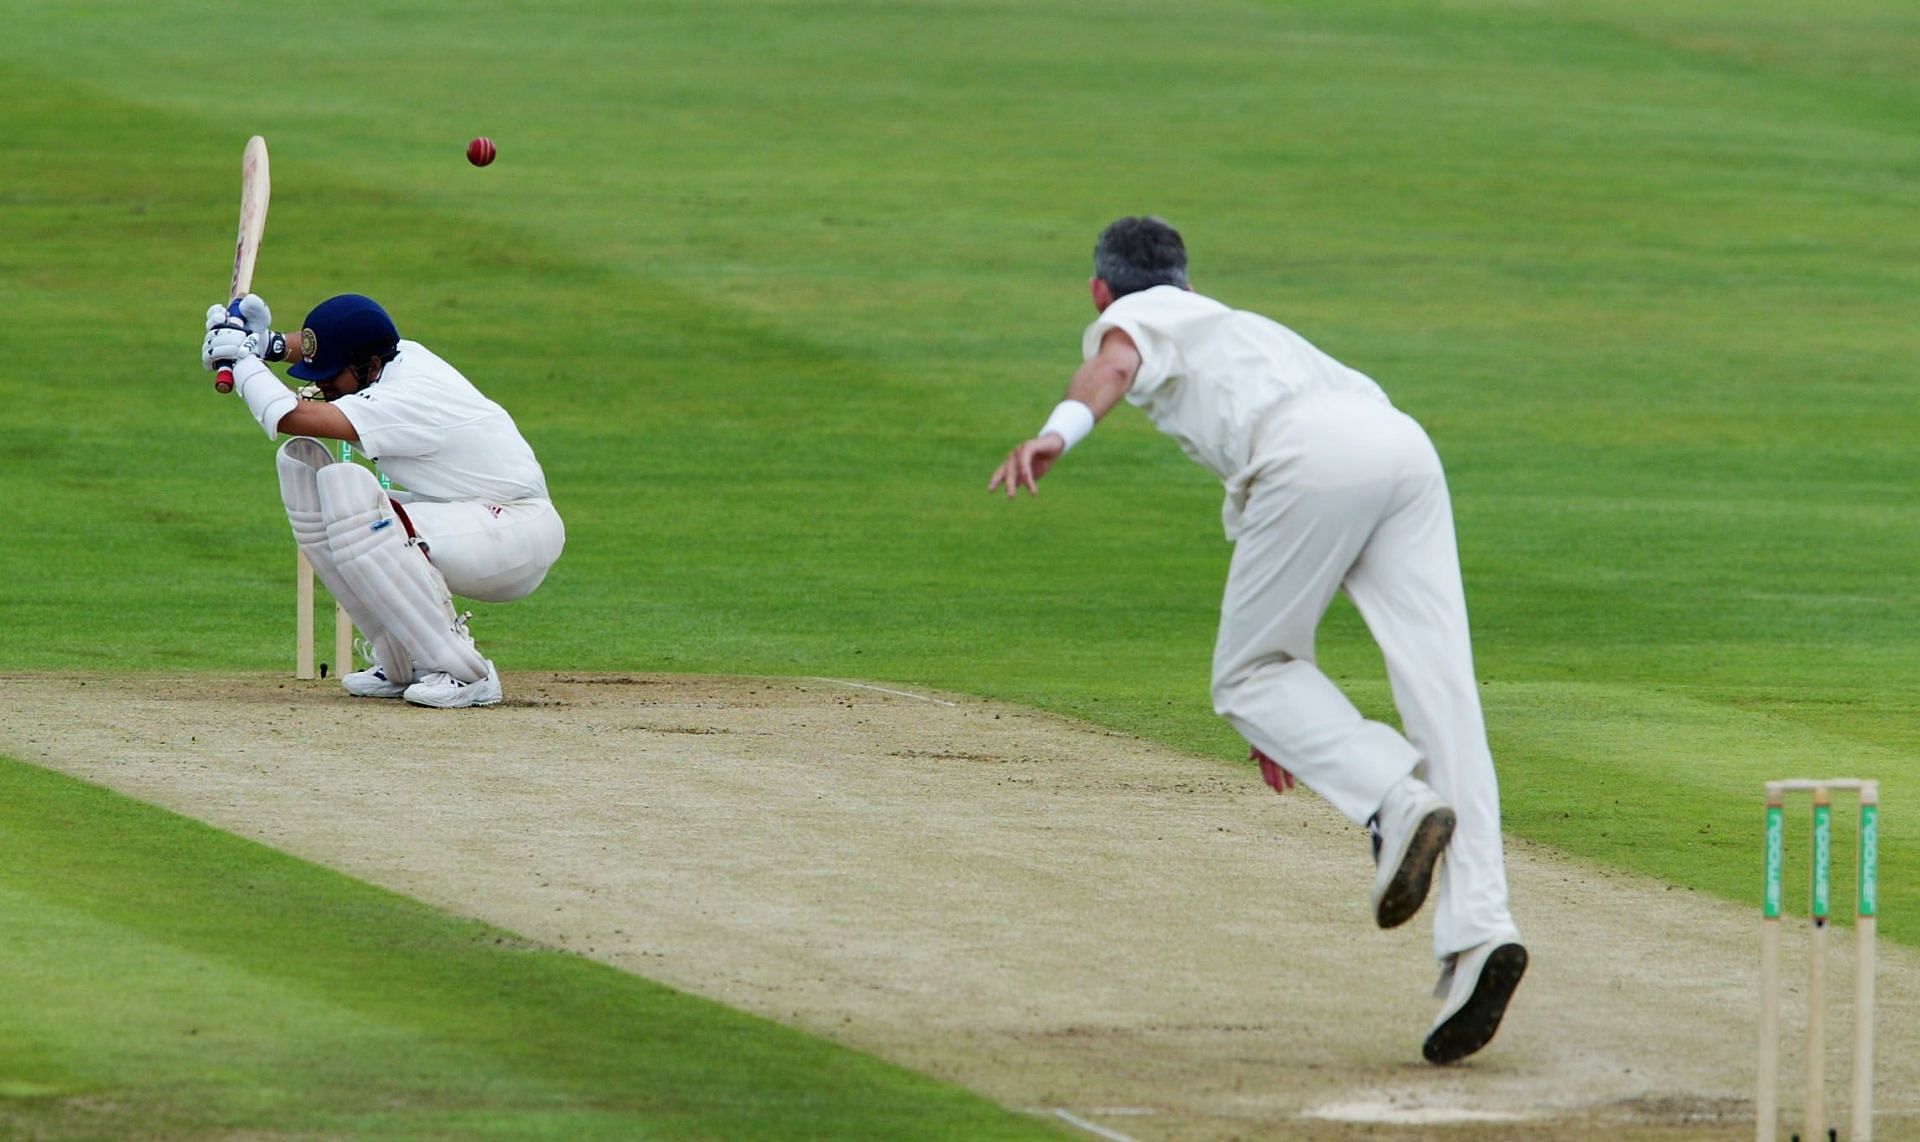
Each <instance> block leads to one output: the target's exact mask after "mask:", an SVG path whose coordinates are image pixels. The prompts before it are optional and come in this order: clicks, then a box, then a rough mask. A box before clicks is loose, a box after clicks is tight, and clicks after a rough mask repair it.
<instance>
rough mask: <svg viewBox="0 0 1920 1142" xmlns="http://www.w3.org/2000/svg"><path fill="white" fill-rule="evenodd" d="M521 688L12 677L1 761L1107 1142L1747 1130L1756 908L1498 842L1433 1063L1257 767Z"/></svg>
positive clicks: (1047, 727)
mask: <svg viewBox="0 0 1920 1142" xmlns="http://www.w3.org/2000/svg"><path fill="white" fill-rule="evenodd" d="M506 684H507V692H508V701H507V702H506V703H505V704H503V705H502V706H500V707H498V708H495V709H491V710H472V711H451V712H442V711H428V710H417V709H413V708H410V707H406V706H404V705H401V704H399V703H393V702H379V701H368V700H355V699H349V698H347V697H345V696H344V695H343V694H342V693H341V692H340V691H339V690H338V689H337V688H336V687H334V686H333V685H331V684H324V683H295V682H288V681H280V680H277V679H270V678H264V677H259V676H249V677H237V678H210V677H193V678H185V679H182V678H165V677H151V676H132V677H103V676H94V675H89V676H71V675H61V676H44V675H12V676H6V677H3V678H0V753H5V754H7V755H8V756H12V757H15V758H18V759H20V760H23V761H28V762H33V763H35V764H39V765H44V766H47V767H49V768H52V769H57V770H60V771H62V772H65V773H70V774H73V775H75V776H78V777H81V778H84V779H87V780H89V781H94V782H97V783H99V784H102V785H106V786H108V787H111V788H113V789H117V790H119V791H121V792H124V793H128V794H131V795H133V796H135V797H138V798H141V799H143V800H146V801H149V802H152V803H154V804H158V805H162V806H165V807H167V808H169V809H172V810H175V811H178V812H181V813H185V814H188V815H191V816H194V817H197V818H199V819H201V820H204V821H206V822H208V823H210V824H213V825H216V826H218V827H220V828H223V829H226V830H229V831H231V832H234V833H237V834H240V835H242V836H246V837H250V838H253V839H255V840H258V841H261V842H263V843H265V844H269V845H272V846H274V847H275V848H279V849H282V850H284V851H286V852H289V853H292V854H294V855H296V856H299V857H302V858H305V859H308V860H312V861H315V862H318V863H322V864H325V865H328V866H330V867H333V868H336V869H338V870H340V871H342V872H345V873H347V874H349V875H352V876H355V877H359V878H361V879H363V880H367V881H370V882H372V883H374V884H378V885H380V886H382V887H385V888H388V889H391V890H393V891H397V892H401V893H405V894H407V895H409V896H413V897H416V898H418V899H421V900H424V901H427V902H430V903H432V904H435V905H438V906H440V907H442V908H445V909H447V910H449V911H451V912H455V913H458V914H461V915H466V916H472V917H476V918H479V919H482V920H485V921H487V922H489V923H492V924H495V925H498V926H500V927H503V928H507V929H510V930H512V931H515V932H519V933H521V934H523V935H525V936H527V937H530V938H532V939H535V940H539V941H543V942H545V943H548V944H550V945H553V946H556V947H561V948H566V949H570V950H573V951H575V952H578V953H579V954H581V955H585V956H591V957H594V958H596V959H599V960H604V961H606V962H607V963H610V964H614V965H617V966H619V967H621V968H624V969H627V970H630V971H633V972H636V973H639V974H641V975H644V976H647V977H649V978H652V979H656V980H659V981H662V982H664V983H667V984H670V985H672V986H675V987H678V988H681V989H684V990H686V991H690V992H696V993H699V994H701V995H705V996H709V997H711V998H714V999H717V1000H720V1001H722V1002H724V1003H728V1004H731V1005H733V1006H735V1007H738V1008H741V1009H744V1010H747V1011H752V1012H755V1013H757V1014H760V1015H764V1016H766V1017H768V1018H771V1019H776V1020H779V1021H780V1022H783V1023H787V1024H790V1025H793V1026H797V1027H800V1028H803V1029H805V1030H808V1031H810V1032H813V1033H816V1034H819V1035H822V1036H824V1037H827V1038H829V1039H833V1040H835V1041H838V1042H841V1043H845V1044H847V1045H849V1046H853V1047H856V1048H859V1049H861V1050H865V1051H870V1052H872V1053H874V1054H877V1055H880V1056H882V1057H885V1058H887V1059H890V1060H893V1061H895V1062H898V1063H901V1064H903V1065H905V1066H908V1067H912V1068H914V1069H916V1070H919V1071H922V1072H924V1073H927V1074H930V1075H934V1076H937V1077H939V1078H942V1079H946V1080H949V1081H952V1082H955V1083H958V1084H960V1085H963V1086H966V1087H968V1088H970V1089H973V1090H976V1091H979V1092H981V1093H983V1094H985V1095H987V1096H988V1097H990V1098H994V1099H996V1100H998V1101H1000V1102H1001V1103H1003V1104H1005V1105H1007V1106H1011V1107H1016V1108H1020V1109H1024V1110H1029V1111H1032V1112H1034V1113H1036V1114H1042V1115H1048V1116H1052V1117H1054V1118H1056V1119H1057V1120H1058V1121H1060V1122H1062V1123H1063V1124H1073V1126H1072V1127H1069V1128H1074V1127H1078V1128H1082V1129H1085V1128H1087V1127H1092V1128H1095V1129H1097V1130H1098V1131H1100V1132H1104V1136H1106V1137H1130V1138H1138V1139H1149V1138H1153V1139H1202V1138H1205V1139H1216V1138H1326V1139H1346V1138H1396V1139H1397V1138H1432V1137H1442V1138H1476V1139H1483V1138H1491V1139H1500V1138H1515V1139H1518V1138H1528V1139H1538V1138H1552V1139H1598V1138H1603V1137H1604V1138H1619V1137H1641V1138H1683V1137H1684V1138H1702V1137H1706V1138H1729V1139H1731V1138H1740V1137H1747V1136H1750V1135H1751V1132H1752V1129H1753V1127H1752V1118H1751V1115H1752V1081H1753V1070H1752V1060H1753V1045H1754V1042H1755V1036H1756V1034H1757V1024H1756V1010H1757V1004H1756V1002H1755V985H1756V971H1755V965H1756V959H1757V951H1756V942H1755V929H1756V927H1757V924H1756V922H1755V919H1754V917H1752V916H1751V915H1750V914H1749V912H1748V911H1747V910H1745V909H1739V908H1735V907H1734V906H1732V905H1728V904H1725V903H1723V902H1720V901H1716V900H1712V899H1709V898H1705V897H1702V896H1700V895H1699V894H1696V893H1691V892H1687V891H1684V890H1677V889H1672V888H1671V887H1669V886H1667V885H1664V884H1660V883H1657V882H1652V881H1648V880H1644V879H1640V878H1636V877H1631V876H1627V875H1624V874H1617V873H1611V872H1601V871H1596V870H1594V869H1592V868H1591V867H1588V866H1584V865H1580V864H1576V863H1573V862H1569V861H1567V860H1565V859H1563V858H1561V857H1559V856H1557V855H1555V854H1553V853H1551V852H1549V851H1544V850H1540V849H1537V848H1532V847H1528V846H1523V845H1514V846H1512V847H1511V848H1510V850H1509V857H1510V862H1511V874H1512V881H1513V891H1514V906H1515V914H1516V916H1517V918H1518V919H1519V922H1520V924H1521V926H1522V929H1523V931H1525V933H1526V939H1527V943H1528V945H1529V948H1530V950H1531V952H1532V954H1533V967H1532V969H1531V970H1530V972H1529V974H1528V977H1527V981H1526V983H1525V984H1524V985H1523V987H1522V988H1521V991H1520V994H1519V996H1518V997H1517V999H1516V1000H1515V1003H1514V1006H1513V1008H1512V1009H1511V1011H1510V1013H1509V1016H1508V1022H1507V1025H1506V1027H1505V1029H1504V1030H1503V1031H1502V1033H1501V1035H1500V1037H1499V1039H1497V1040H1496V1041H1495V1043H1494V1044H1493V1045H1492V1046H1491V1047H1490V1048H1489V1049H1488V1050H1487V1051H1485V1052H1483V1053H1482V1054H1481V1055H1479V1056H1477V1057H1475V1058H1474V1059H1472V1060H1470V1061H1469V1062H1468V1063H1466V1064H1464V1065H1461V1066H1457V1067H1453V1068H1448V1069H1444V1070H1442V1069H1435V1068H1431V1067H1428V1066H1426V1065H1425V1064H1424V1063H1422V1062H1421V1061H1420V1041H1421V1038H1422V1037H1423V1036H1424V1034H1425V1031H1426V1028H1427V1024H1428V1022H1429V1021H1430V1020H1431V1018H1432V1015H1433V1011H1434V1008H1435V1001H1434V1000H1433V999H1431V998H1430V997H1429V995H1428V989H1429V988H1430V987H1431V985H1432V983H1433V976H1434V968H1433V964H1432V961H1431V959H1430V955H1429V949H1428V936H1427V933H1426V931H1425V926H1424V922H1423V921H1420V920H1416V921H1415V922H1414V923H1413V924H1409V925H1408V926H1406V927H1405V928H1403V929H1399V930H1396V931H1394V932H1380V931H1378V930H1376V929H1374V928H1373V927H1372V925H1371V923H1370V921H1369V918H1368V915H1367V907H1366V895H1367V887H1368V884H1369V882H1370V879H1371V864H1370V863H1369V861H1368V859H1367V856H1366V853H1367V848H1366V841H1365V837H1364V835H1363V834H1362V832H1361V831H1360V830H1358V829H1356V828H1354V827H1353V826H1351V825H1349V824H1348V823H1347V822H1346V821H1345V820H1344V819H1343V818H1341V817H1339V816H1338V815H1337V814H1335V813H1334V812H1333V811H1332V810H1331V809H1329V808H1328V807H1327V806H1326V805H1325V804H1324V803H1322V802H1320V801H1319V800H1318V799H1316V798H1314V797H1313V796H1311V795H1310V794H1306V793H1305V792H1304V791H1301V792H1299V793H1296V794H1294V795H1290V796H1288V797H1285V798H1279V797H1275V796H1273V795H1272V793H1270V792H1269V791H1268V790H1267V789H1266V787H1265V786H1264V785H1262V784H1261V783H1260V781H1259V779H1258V777H1257V776H1256V775H1255V774H1254V772H1253V771H1252V769H1251V768H1250V767H1241V766H1236V765H1232V764H1225V763H1222V762H1221V761H1219V760H1217V759H1207V758H1196V757H1191V756H1184V755H1181V754H1178V753H1175V752H1172V751H1169V750H1167V749H1165V748H1164V747H1161V746H1157V745H1154V744H1152V743H1148V742H1143V741H1139V740H1137V739H1134V738H1130V737H1126V736H1124V735H1119V734H1114V733H1110V732H1106V731H1102V730H1100V729H1097V728H1093V727H1089V726H1087V725H1085V724H1081V723H1076V722H1072V721H1068V720H1066V719H1062V718H1057V717H1053V716H1050V715H1045V714H1040V713H1036V712H1034V711H1031V710H1024V709H1018V708H1013V707H1006V706H999V705H994V704H990V703H985V702H979V701H975V700H971V699H966V698H959V697H955V696H951V695H940V694H912V693H907V692H905V688H902V687H892V686H887V687H882V688H876V687H875V686H874V685H873V684H866V683H859V682H853V681H835V680H827V679H740V678H706V677H689V676H656V675H597V674H596V675H588V674H560V675H532V674H521V675H512V676H509V677H508V678H507V679H506ZM1787 943H1788V945H1789V946H1790V948H1793V947H1797V946H1798V945H1799V944H1800V943H1801V941H1796V940H1791V939H1790V940H1789V941H1787ZM1849 949H1850V943H1849V937H1848V934H1846V933H1841V934H1840V936H1839V938H1838V940H1837V942H1836V946H1835V949H1834V954H1833V959H1834V960H1835V961H1836V966H1837V968H1838V969H1839V971H1838V974H1837V975H1836V979H1835V982H1834V983H1833V984H1832V985H1831V986H1832V989H1833V994H1838V995H1846V994H1849V992H1848V991H1846V990H1842V989H1843V988H1847V987H1850V982H1849V981H1848V980H1847V979H1846V978H1845V965H1846V964H1847V963H1849V962H1850V956H1849V954H1848V953H1849ZM1879 976H1880V998H1881V1003H1880V1019H1879V1021H1878V1026H1879V1029H1880V1035H1881V1050H1880V1056H1881V1066H1880V1068H1879V1070H1880V1076H1879V1082H1878V1087H1879V1090H1880V1091H1881V1103H1882V1115H1881V1118H1880V1124H1881V1127H1882V1130H1883V1132H1884V1133H1885V1135H1886V1136H1888V1137H1895V1136H1900V1135H1901V1133H1902V1128H1903V1127H1904V1128H1905V1129H1906V1130H1907V1131H1908V1132H1920V1096H1916V1095H1915V1094H1913V1093H1911V1092H1915V1091H1920V1020H1916V1019H1913V1018H1911V1016H1912V1015H1913V1014H1914V1013H1915V1012H1916V1011H1920V960H1917V959H1916V957H1915V956H1914V955H1913V954H1912V953H1911V952H1910V951H1908V950H1907V949H1904V948H1892V947H1886V946H1883V947H1882V950H1881V970H1880V973H1879ZM1787 978H1788V979H1790V980H1798V979H1800V978H1802V976H1801V974H1799V973H1798V972H1796V965H1794V964H1793V963H1791V962H1790V963H1789V964H1788V965H1787ZM1797 995H1798V993H1797V989H1796V994H1795V996H1794V998H1796V999H1797ZM1787 1018H1788V1020H1789V1024H1788V1025H1789V1026H1794V1025H1795V1023H1794V1021H1795V1020H1796V1019H1797V1018H1798V1015H1797V1012H1795V1011H1793V1010H1791V1009H1790V1010H1789V1011H1788V1014H1787ZM1850 1034H1851V1030H1850V1026H1849V1024H1848V1021H1847V1016H1846V1015H1844V1014H1841V1015H1839V1016H1838V1017H1837V1021H1830V1024H1829V1041H1830V1042H1831V1043H1832V1044H1834V1052H1833V1053H1834V1059H1833V1065H1832V1067H1831V1068H1830V1070H1831V1071H1832V1073H1834V1074H1835V1075H1836V1076H1838V1075H1843V1074H1844V1073H1845V1058H1846V1056H1845V1054H1844V1046H1845V1044H1846V1043H1848V1042H1849V1039H1850ZM1785 1056H1786V1058H1785V1066H1786V1067H1787V1068H1788V1069H1787V1071H1786V1074H1787V1076H1789V1077H1788V1078H1787V1079H1786V1081H1785V1082H1784V1083H1783V1091H1784V1094H1783V1097H1784V1099H1785V1101H1786V1102H1787V1103H1788V1104H1789V1105H1792V1104H1793V1103H1794V1102H1795V1092H1796V1091H1797V1089H1798V1087H1797V1085H1796V1083H1795V1081H1794V1079H1793V1078H1792V1077H1791V1076H1792V1075H1794V1074H1795V1073H1797V1070H1796V1068H1798V1067H1799V1065H1800V1064H1799V1062H1798V1056H1797V1052H1796V1051H1795V1050H1794V1045H1793V1044H1792V1043H1789V1044H1788V1047H1787V1050H1786V1052H1785Z"/></svg>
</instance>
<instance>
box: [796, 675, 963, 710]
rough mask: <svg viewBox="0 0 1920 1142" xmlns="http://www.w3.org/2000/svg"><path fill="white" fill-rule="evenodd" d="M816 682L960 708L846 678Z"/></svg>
mask: <svg viewBox="0 0 1920 1142" xmlns="http://www.w3.org/2000/svg"><path fill="white" fill-rule="evenodd" d="M816 681H820V682H831V683H833V684H834V685H835V686H851V687H853V688H854V689H856V690H873V691H875V692H877V693H881V694H898V695H899V696H900V697H902V698H912V699H914V700H916V701H920V702H932V703H933V704H934V705H936V706H951V707H953V708H954V709H956V710H957V709H959V708H960V703H958V702H949V701H947V700H946V699H945V698H930V697H928V696H927V695H925V694H914V693H910V692H908V691H906V690H889V689H887V688H886V687H885V686H869V685H867V684H866V683H864V682H849V681H847V680H846V679H844V678H820V679H816Z"/></svg>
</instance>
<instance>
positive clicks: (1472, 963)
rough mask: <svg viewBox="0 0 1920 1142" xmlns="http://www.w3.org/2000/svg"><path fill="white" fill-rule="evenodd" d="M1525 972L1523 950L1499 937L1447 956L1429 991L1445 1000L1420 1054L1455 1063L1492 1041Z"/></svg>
mask: <svg viewBox="0 0 1920 1142" xmlns="http://www.w3.org/2000/svg"><path fill="white" fill-rule="evenodd" d="M1526 972H1527V949H1526V948H1524V947H1521V946H1520V942H1519V941H1518V940H1515V939H1512V938H1502V939H1497V940H1488V941H1487V942H1486V943H1484V944H1476V945H1474V946H1473V947H1471V948H1468V949H1467V950H1466V951H1464V952H1460V953H1457V954H1455V955H1452V956H1449V957H1447V964H1446V966H1445V967H1443V968H1442V969H1440V982H1439V983H1438V984H1436V985H1435V986H1434V989H1433V993H1434V995H1436V996H1439V997H1440V998H1443V999H1445V1000H1446V1003H1444V1004H1442V1005H1441V1008H1440V1017H1439V1018H1438V1019H1436V1020H1434V1023H1433V1030H1431V1031H1429V1032H1427V1042H1426V1045H1425V1046H1424V1047H1422V1048H1421V1054H1423V1055H1425V1056H1426V1057H1427V1062H1429V1063H1432V1064H1434V1065H1435V1066H1445V1065H1446V1064H1448V1063H1457V1062H1459V1061H1460V1060H1461V1059H1464V1058H1466V1057H1467V1056H1468V1055H1471V1054H1473V1053H1474V1052H1475V1051H1478V1050H1479V1049H1480V1048H1482V1047H1484V1046H1486V1045H1487V1044H1488V1043H1490V1042H1492V1041H1493V1034H1494V1032H1496V1031H1498V1030H1500V1020H1501V1019H1502V1018H1503V1017H1504V1016H1505V1015H1506V1013H1507V1002H1508V1001H1509V1000H1511V999H1512V998H1513V992H1514V989H1515V988H1517V987H1519V986H1520V977H1521V976H1523V975H1525V974H1526Z"/></svg>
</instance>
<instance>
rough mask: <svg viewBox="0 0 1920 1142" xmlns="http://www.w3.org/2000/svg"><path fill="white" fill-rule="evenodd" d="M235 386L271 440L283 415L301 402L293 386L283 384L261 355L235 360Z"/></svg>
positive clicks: (276, 432) (278, 428) (277, 431)
mask: <svg viewBox="0 0 1920 1142" xmlns="http://www.w3.org/2000/svg"><path fill="white" fill-rule="evenodd" d="M233 388H234V391H235V392H237V393H239V394H240V395H241V397H243V398H244V399H245V400H246V402H247V408H248V409H249V410H251V411H252V413H253V419H255V420H257V421H259V422H260V427H261V428H264V429H266V430H267V439H268V440H272V439H273V438H274V436H275V435H277V434H278V433H279V431H280V420H281V418H282V417H284V416H286V415H287V414H288V413H290V412H292V411H293V406H295V405H297V404H299V403H300V398H299V397H296V396H294V395H293V390H292V389H289V388H288V387H287V386H285V385H283V384H281V383H280V378H279V377H276V376H274V375H273V370H272V369H269V368H267V367H266V365H264V364H262V363H261V361H260V358H258V357H242V358H240V359H239V360H238V361H235V362H234V363H233Z"/></svg>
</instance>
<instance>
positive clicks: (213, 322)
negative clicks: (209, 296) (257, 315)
mask: <svg viewBox="0 0 1920 1142" xmlns="http://www.w3.org/2000/svg"><path fill="white" fill-rule="evenodd" d="M246 326H247V323H246V322H245V321H243V320H241V319H240V318H238V317H235V316H234V315H233V314H231V313H228V312H227V307H226V306H224V305H209V306H208V307H207V331H208V332H209V333H211V332H212V331H213V330H215V329H245V328H246Z"/></svg>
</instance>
